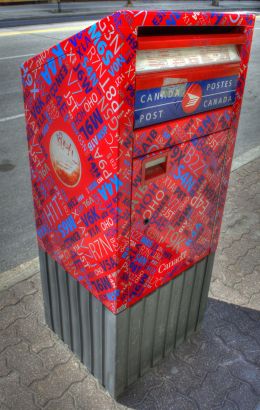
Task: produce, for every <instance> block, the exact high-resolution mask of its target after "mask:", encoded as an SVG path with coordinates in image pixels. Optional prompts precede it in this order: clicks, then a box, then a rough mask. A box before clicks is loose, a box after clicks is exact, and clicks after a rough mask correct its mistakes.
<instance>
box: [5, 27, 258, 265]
mask: <svg viewBox="0 0 260 410" xmlns="http://www.w3.org/2000/svg"><path fill="white" fill-rule="evenodd" d="M89 24H91V22H85V23H82V22H78V23H77V22H73V23H72V22H70V23H69V24H68V23H63V24H48V25H41V26H39V25H37V26H29V27H28V26H26V27H19V28H18V27H16V28H9V29H0V82H1V86H0V135H1V139H0V182H1V185H0V188H1V190H0V192H1V195H0V210H1V213H0V215H1V218H0V272H5V271H7V270H9V269H11V268H12V267H14V266H17V265H19V264H21V263H23V262H25V261H28V260H31V259H33V258H35V257H36V256H37V246H36V236H35V226H34V218H33V205H32V197H31V185H30V176H29V166H28V158H27V142H26V135H25V123H24V117H23V101H22V92H21V81H20V68H19V67H20V65H21V64H22V62H23V61H25V60H26V59H27V58H29V56H31V55H34V54H38V53H39V52H41V51H42V50H44V49H46V48H48V47H50V46H51V45H53V44H55V43H57V42H58V41H59V40H61V39H64V38H66V37H68V36H70V35H71V34H73V33H74V32H77V31H79V30H80V29H82V28H84V27H86V26H87V25H89ZM259 90H260V20H259V19H258V20H257V23H256V30H255V34H254V40H253V48H252V54H251V62H250V65H249V72H248V78H247V85H246V91H245V97H244V102H243V109H242V115H241V120H240V126H239V132H238V139H237V145H236V151H235V157H238V158H240V156H241V155H244V154H245V153H247V152H249V156H250V152H251V151H252V149H254V148H257V147H258V148H260V147H259V146H260V138H259V133H260V132H259V129H260V109H259V107H260V97H259Z"/></svg>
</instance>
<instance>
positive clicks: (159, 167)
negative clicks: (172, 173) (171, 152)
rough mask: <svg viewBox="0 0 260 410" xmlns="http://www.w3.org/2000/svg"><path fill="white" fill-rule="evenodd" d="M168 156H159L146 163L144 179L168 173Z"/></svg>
mask: <svg viewBox="0 0 260 410" xmlns="http://www.w3.org/2000/svg"><path fill="white" fill-rule="evenodd" d="M166 168H167V156H166V155H165V156H163V157H159V158H155V159H152V160H151V161H147V162H145V163H144V180H145V181H148V180H150V179H152V178H156V177H158V176H160V175H163V174H165V173H166Z"/></svg>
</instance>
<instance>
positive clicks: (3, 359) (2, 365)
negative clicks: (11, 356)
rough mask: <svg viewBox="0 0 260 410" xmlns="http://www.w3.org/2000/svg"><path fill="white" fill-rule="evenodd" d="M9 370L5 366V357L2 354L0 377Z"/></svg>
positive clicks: (0, 358) (5, 374)
mask: <svg viewBox="0 0 260 410" xmlns="http://www.w3.org/2000/svg"><path fill="white" fill-rule="evenodd" d="M10 372H11V370H10V369H9V367H7V361H6V357H5V356H4V355H2V356H1V357H0V377H4V376H7V375H8V374H9V373H10Z"/></svg>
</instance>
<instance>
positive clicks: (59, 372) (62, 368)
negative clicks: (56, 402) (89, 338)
mask: <svg viewBox="0 0 260 410" xmlns="http://www.w3.org/2000/svg"><path fill="white" fill-rule="evenodd" d="M87 375H88V372H87V370H85V369H84V370H83V367H82V366H80V364H79V361H78V360H77V359H76V358H75V357H71V359H69V360H68V362H67V363H64V364H59V365H57V366H55V367H54V369H53V370H52V372H50V373H49V374H48V376H47V377H43V378H42V380H40V381H35V382H34V383H32V385H31V386H30V388H31V390H32V391H33V392H35V397H36V401H37V403H38V404H39V405H41V406H44V405H46V403H47V402H48V401H49V400H51V399H58V398H59V397H61V396H62V395H63V394H64V393H65V392H66V391H67V390H68V389H69V387H70V386H71V385H72V384H74V383H76V382H79V381H81V380H83V379H84V378H86V377H87Z"/></svg>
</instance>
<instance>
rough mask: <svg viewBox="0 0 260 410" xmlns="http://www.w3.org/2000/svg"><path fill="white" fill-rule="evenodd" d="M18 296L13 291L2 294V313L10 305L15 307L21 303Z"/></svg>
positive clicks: (0, 308) (0, 295) (0, 296)
mask: <svg viewBox="0 0 260 410" xmlns="http://www.w3.org/2000/svg"><path fill="white" fill-rule="evenodd" d="M19 300H20V299H19V298H18V296H16V295H15V293H14V292H12V290H5V291H2V292H0V311H1V310H2V309H3V308H4V307H6V306H8V305H15V304H16V303H18V302H19Z"/></svg>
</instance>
